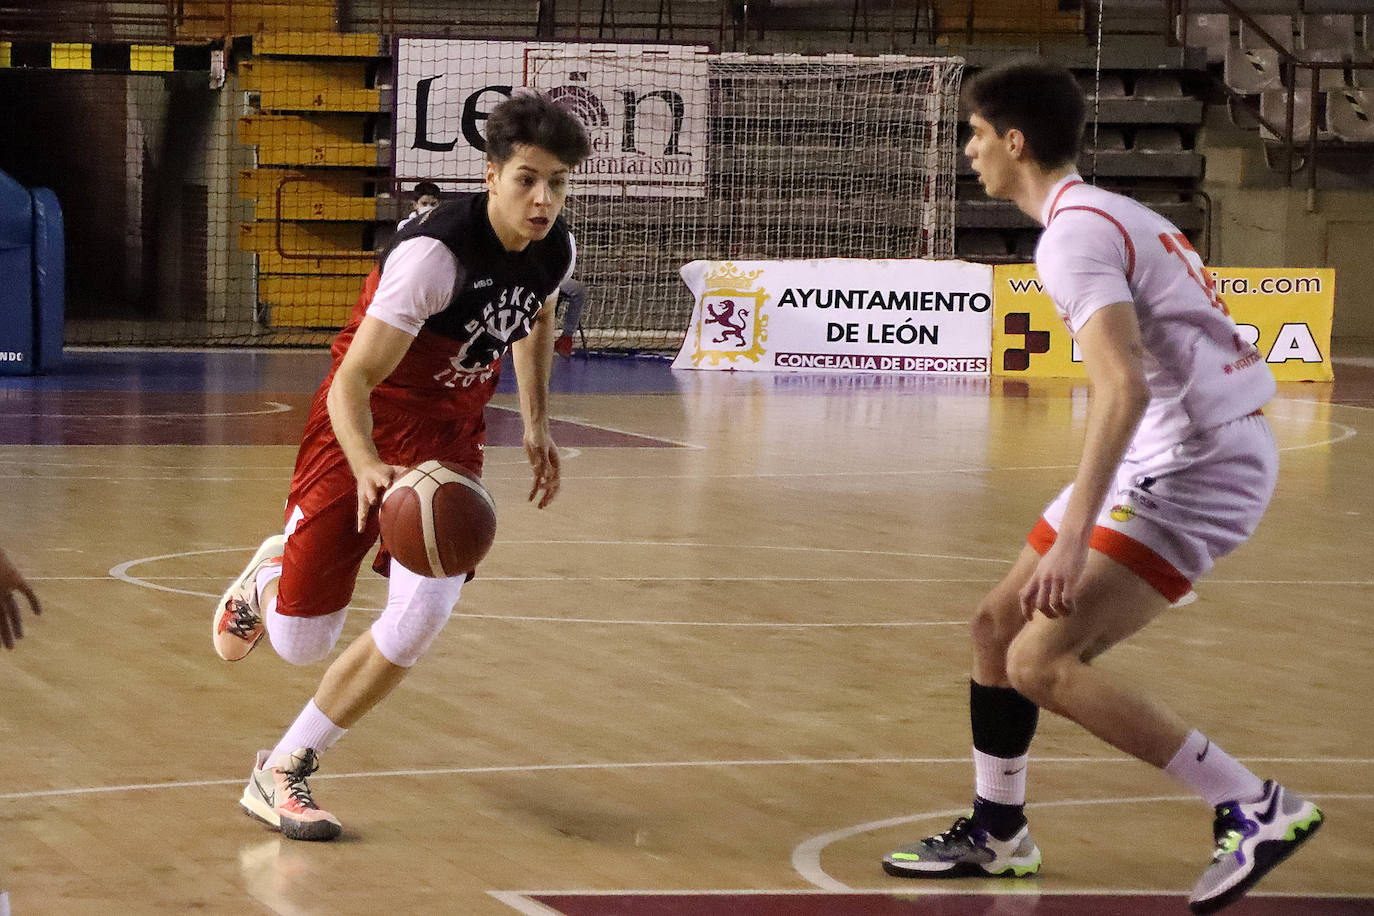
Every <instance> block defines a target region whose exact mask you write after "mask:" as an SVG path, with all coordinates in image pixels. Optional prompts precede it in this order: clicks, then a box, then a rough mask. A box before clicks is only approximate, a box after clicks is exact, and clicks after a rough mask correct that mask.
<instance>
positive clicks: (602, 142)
mask: <svg viewBox="0 0 1374 916" xmlns="http://www.w3.org/2000/svg"><path fill="white" fill-rule="evenodd" d="M706 51H707V49H706V48H696V47H686V46H662V45H624V44H587V45H567V44H562V43H555V42H518V41H467V40H443V39H402V40H401V41H399V42H398V46H397V63H396V74H397V75H396V117H395V123H396V136H395V144H396V145H395V150H396V175H397V176H399V177H401V178H402V179H403V180H406V181H418V180H420V179H424V178H431V179H435V180H438V181H439V185H440V186H441V187H442V188H444V189H445V190H473V189H474V188H475V187H476V186H480V185H481V183H482V178H483V174H484V169H485V164H486V156H485V150H486V141H485V132H486V130H485V129H486V119H487V117H488V116H489V115H490V114H491V110H492V109H493V108H495V107H496V106H497V105H498V104H500V103H501V102H502V101H503V100H504V99H505V98H507V97H508V96H509V95H510V94H511V92H512V91H514V89H515V88H516V87H519V86H529V87H532V88H537V89H539V90H541V91H543V92H546V93H547V94H548V95H549V96H551V97H552V98H554V99H555V100H557V101H558V102H559V103H560V104H562V105H564V106H565V107H566V108H567V109H568V110H569V111H571V112H572V113H573V114H575V115H577V116H578V118H579V119H581V121H582V123H583V124H584V125H585V126H586V128H587V133H588V135H589V137H590V138H591V141H592V155H591V156H590V158H589V159H588V160H587V161H586V162H585V163H583V165H582V166H581V167H580V168H579V169H578V170H577V171H576V172H575V173H574V190H575V193H577V194H579V195H584V196H588V195H589V196H604V195H612V194H613V195H617V196H619V195H629V196H636V197H649V196H691V197H702V196H704V195H705V193H706V139H707V116H706V104H707V97H708V74H707V54H706Z"/></svg>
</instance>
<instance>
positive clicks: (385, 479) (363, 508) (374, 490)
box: [353, 459, 406, 534]
mask: <svg viewBox="0 0 1374 916" xmlns="http://www.w3.org/2000/svg"><path fill="white" fill-rule="evenodd" d="M405 470H406V469H405V468H403V467H399V466H397V465H393V464H386V463H385V462H383V461H381V460H380V459H379V460H377V461H375V462H372V463H370V464H368V465H367V466H366V467H364V468H362V469H360V470H357V471H354V472H353V476H354V478H355V479H356V480H357V481H358V532H359V533H360V534H361V533H362V530H363V529H364V528H365V527H367V517H368V515H369V514H371V512H372V510H373V509H375V508H376V507H377V506H379V505H381V502H382V494H383V493H385V492H386V488H387V487H389V486H391V481H393V480H395V479H396V475H397V474H400V473H401V472H403V471H405Z"/></svg>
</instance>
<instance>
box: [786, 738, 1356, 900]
mask: <svg viewBox="0 0 1374 916" xmlns="http://www.w3.org/2000/svg"><path fill="white" fill-rule="evenodd" d="M1126 759H1133V758H1126ZM1033 762H1034V759H1032V763H1033ZM1249 762H1253V763H1258V762H1262V758H1249ZM1305 797H1307V798H1312V799H1319V800H1324V801H1366V800H1369V799H1374V795H1370V794H1368V793H1360V794H1311V795H1307V796H1305ZM1159 802H1190V803H1192V804H1197V803H1198V799H1197V796H1195V795H1144V796H1138V797H1135V798H1078V799H1066V800H1062V801H1048V802H1035V803H1033V804H1032V805H1030V806H1029V807H1031V808H1034V809H1035V810H1037V811H1038V810H1041V809H1043V808H1078V807H1085V806H1089V805H1093V806H1096V805H1142V804H1151V803H1159ZM967 814H968V805H964V806H963V807H960V808H949V809H947V810H943V811H924V812H922V813H920V814H908V815H903V816H901V817H890V818H886V819H884V820H879V821H869V822H867V823H864V824H856V825H854V826H852V827H843V828H841V829H839V830H832V831H831V832H829V833H823V834H821V835H820V836H816V837H812V838H811V839H809V840H806V841H804V842H802V843H799V844H798V845H797V846H796V847H795V848H794V849H793V850H792V869H793V871H795V872H796V873H797V874H798V875H800V876H801V877H802V879H803V880H805V881H807V882H808V883H810V884H813V885H815V886H816V887H819V888H821V889H822V890H829V891H851V892H852V891H854V888H852V887H850V886H849V885H847V884H845V883H844V882H843V881H840V880H838V879H836V878H832V877H831V876H830V875H829V874H828V873H827V872H826V871H825V869H823V868H821V851H822V850H824V849H825V848H826V847H827V846H829V845H831V844H832V843H836V842H838V841H840V840H846V839H849V838H850V837H853V836H858V835H859V834H861V833H871V832H873V831H875V830H886V829H888V828H890V827H900V826H902V825H903V824H910V823H913V822H915V821H923V820H937V819H944V818H950V817H960V816H964V815H967ZM884 890H886V891H889V892H890V891H891V890H892V886H891V885H889V886H888V887H886V888H884Z"/></svg>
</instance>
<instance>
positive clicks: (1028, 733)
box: [969, 680, 1040, 840]
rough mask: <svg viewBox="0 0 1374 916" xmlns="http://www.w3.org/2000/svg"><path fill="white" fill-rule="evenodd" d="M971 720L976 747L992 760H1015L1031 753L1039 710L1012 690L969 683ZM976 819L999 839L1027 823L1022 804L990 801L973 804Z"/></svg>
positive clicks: (978, 799)
mask: <svg viewBox="0 0 1374 916" xmlns="http://www.w3.org/2000/svg"><path fill="white" fill-rule="evenodd" d="M969 719H970V722H971V724H972V726H973V747H974V750H977V751H979V752H980V753H983V754H987V755H989V756H991V757H1000V758H1003V759H1008V760H1010V759H1013V758H1016V757H1021V756H1023V755H1024V754H1026V753H1027V752H1028V751H1029V750H1030V743H1031V739H1032V738H1033V737H1035V726H1036V724H1037V723H1038V722H1039V719H1040V709H1039V707H1038V706H1036V705H1035V704H1034V703H1032V702H1031V701H1030V700H1028V699H1026V698H1025V697H1023V696H1022V695H1021V694H1019V693H1017V692H1016V691H1015V690H1013V689H1012V688H1010V687H985V686H983V685H982V684H979V683H978V682H977V681H973V680H970V681H969ZM973 820H974V822H975V823H976V824H978V826H980V827H982V828H983V829H984V830H986V831H987V832H988V833H990V834H992V835H993V836H994V837H995V838H997V839H999V840H1009V839H1011V838H1012V837H1013V836H1015V835H1016V832H1017V831H1018V830H1020V829H1021V827H1022V826H1024V825H1025V823H1026V816H1025V812H1024V810H1023V806H1022V805H1009V804H1004V803H1001V802H995V801H990V800H988V799H986V798H982V797H981V796H980V797H978V798H976V799H975V800H974V803H973Z"/></svg>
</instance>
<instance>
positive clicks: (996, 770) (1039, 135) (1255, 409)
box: [883, 61, 1322, 913]
mask: <svg viewBox="0 0 1374 916" xmlns="http://www.w3.org/2000/svg"><path fill="white" fill-rule="evenodd" d="M968 95H969V102H970V106H969V107H970V110H971V111H972V112H973V114H972V115H971V117H970V118H969V123H970V126H971V127H972V128H973V135H972V138H971V139H970V140H969V142H968V145H967V147H966V148H965V150H964V152H965V154H966V155H967V156H968V158H969V160H970V161H971V162H972V164H973V169H974V171H975V172H976V173H977V174H978V177H979V181H980V182H981V183H982V185H983V186H984V188H985V189H986V190H987V193H988V194H989V196H991V197H996V198H1003V199H1007V200H1011V201H1014V202H1015V203H1016V204H1017V205H1018V206H1019V207H1020V209H1021V210H1022V211H1023V212H1024V213H1026V214H1027V215H1028V216H1030V217H1032V218H1034V219H1036V220H1038V221H1039V222H1040V223H1041V224H1043V225H1044V226H1045V231H1044V233H1043V234H1042V235H1041V238H1040V243H1039V245H1038V247H1037V248H1036V252H1035V263H1036V267H1037V269H1038V271H1039V274H1040V277H1041V280H1042V281H1043V283H1044V285H1045V290H1046V291H1047V292H1048V293H1049V295H1050V297H1051V298H1052V299H1053V300H1054V303H1055V307H1056V309H1057V310H1058V312H1059V314H1060V316H1061V317H1062V318H1063V319H1064V323H1065V324H1066V325H1067V327H1068V330H1069V333H1070V334H1072V335H1073V337H1074V339H1075V340H1076V341H1077V342H1078V345H1079V349H1080V351H1081V353H1082V356H1083V362H1084V365H1085V367H1086V369H1087V372H1088V377H1089V380H1090V381H1091V383H1092V391H1093V396H1092V401H1091V408H1090V411H1089V416H1088V424H1087V432H1086V437H1085V441H1084V445H1083V453H1082V458H1081V460H1080V462H1079V466H1078V473H1077V475H1076V477H1075V478H1074V481H1073V483H1072V484H1070V485H1069V486H1068V487H1066V488H1065V489H1064V491H1063V492H1062V493H1060V494H1059V496H1058V497H1057V498H1056V499H1054V501H1053V502H1051V503H1050V505H1049V506H1048V508H1046V509H1045V512H1044V515H1043V516H1042V517H1041V518H1040V520H1039V521H1038V522H1037V523H1036V525H1035V526H1034V528H1033V529H1032V531H1031V533H1030V536H1029V538H1028V544H1027V546H1026V547H1025V548H1024V549H1023V550H1022V551H1021V555H1020V557H1019V558H1018V559H1017V561H1016V563H1015V565H1014V566H1013V568H1012V570H1011V572H1010V573H1009V574H1008V575H1007V576H1006V578H1004V579H1003V580H1002V581H1001V582H1000V583H998V584H997V585H996V586H995V587H994V588H993V589H992V591H991V592H989V593H988V594H987V595H986V596H985V597H984V598H983V600H982V602H981V603H980V604H979V606H978V609H977V611H976V613H975V616H974V620H973V624H972V632H973V643H974V668H973V678H972V682H971V685H970V713H971V715H970V718H971V720H972V725H973V745H974V769H975V783H976V790H977V794H976V797H975V801H974V808H973V812H972V814H971V815H970V816H969V817H966V818H959V819H958V820H957V821H956V822H955V823H954V825H953V826H952V827H951V828H950V829H949V830H948V831H946V832H944V833H941V834H938V835H936V836H933V837H929V838H927V839H925V840H923V841H921V842H918V843H915V844H913V845H911V846H908V847H904V848H902V849H899V850H896V851H895V852H893V853H891V854H889V855H888V856H887V857H885V858H884V860H883V867H884V869H885V870H886V871H887V872H888V873H889V874H893V875H899V876H903V877H913V878H921V877H955V876H964V875H968V876H991V875H1001V876H1024V875H1031V874H1034V873H1036V872H1037V871H1038V870H1039V867H1040V851H1039V849H1038V848H1037V847H1036V845H1035V843H1034V842H1033V841H1032V840H1031V836H1030V830H1029V826H1028V825H1027V822H1026V818H1025V815H1024V813H1023V805H1024V803H1025V791H1026V765H1027V763H1028V751H1029V748H1030V742H1031V738H1032V737H1033V735H1034V733H1035V726H1036V721H1037V717H1038V710H1039V709H1042V708H1043V709H1047V710H1049V711H1051V712H1054V713H1058V714H1059V715H1062V716H1065V717H1066V718H1069V719H1071V720H1073V721H1074V722H1077V723H1078V724H1079V725H1082V726H1083V727H1084V728H1086V729H1087V730H1088V731H1090V732H1092V733H1093V734H1094V735H1096V736H1097V737H1099V738H1101V739H1102V740H1103V741H1106V742H1107V743H1109V744H1111V745H1112V746H1113V747H1116V748H1118V749H1120V750H1122V751H1125V752H1127V753H1129V754H1132V755H1134V756H1136V757H1138V758H1140V759H1141V760H1143V761H1145V762H1147V763H1150V764H1153V765H1154V766H1156V767H1159V768H1161V769H1163V770H1165V771H1166V772H1168V773H1169V774H1170V775H1171V776H1173V777H1175V778H1176V779H1178V780H1179V781H1181V782H1182V783H1184V784H1185V785H1187V786H1189V787H1191V788H1192V789H1193V790H1194V791H1195V792H1197V794H1198V795H1199V796H1200V797H1202V798H1203V799H1204V800H1205V801H1206V802H1207V804H1209V805H1211V806H1212V807H1214V808H1215V811H1216V820H1215V824H1214V838H1215V842H1216V848H1215V852H1214V855H1213V858H1212V861H1211V863H1210V865H1209V866H1208V867H1207V869H1206V871H1205V873H1204V874H1203V876H1202V878H1201V879H1200V880H1199V882H1198V883H1197V886H1196V887H1195V888H1194V890H1193V894H1192V897H1191V899H1190V906H1191V907H1192V909H1193V911H1194V912H1197V913H1210V912H1215V911H1216V910H1219V909H1221V908H1222V907H1224V906H1226V905H1228V904H1230V903H1232V902H1234V901H1235V900H1237V899H1239V898H1240V897H1241V895H1243V894H1244V893H1245V892H1246V891H1247V890H1248V889H1249V888H1250V887H1251V886H1252V885H1253V884H1254V883H1255V882H1256V881H1258V880H1259V879H1260V878H1261V877H1263V875H1264V874H1265V873H1267V872H1268V871H1269V870H1270V869H1271V868H1273V867H1274V866H1275V865H1277V864H1278V863H1279V862H1280V861H1282V860H1283V859H1284V858H1286V857H1287V856H1288V855H1289V854H1290V853H1291V852H1293V850H1294V849H1296V848H1297V847H1298V846H1299V845H1300V844H1301V843H1302V842H1304V841H1305V840H1306V839H1307V838H1308V837H1310V836H1311V835H1312V833H1313V832H1315V831H1316V829H1317V828H1318V827H1319V826H1320V825H1321V822H1322V814H1321V812H1320V811H1319V810H1318V809H1317V808H1316V807H1315V806H1314V805H1313V804H1312V803H1311V802H1308V801H1306V800H1304V799H1302V798H1300V797H1298V796H1297V795H1295V794H1293V793H1292V792H1290V791H1288V790H1287V789H1285V788H1284V787H1283V786H1280V785H1279V784H1277V783H1276V782H1273V781H1272V780H1270V781H1264V780H1261V779H1260V778H1259V777H1258V776H1256V775H1255V774H1254V773H1252V772H1250V770H1248V769H1247V768H1246V767H1245V766H1243V765H1242V764H1241V763H1239V762H1238V761H1237V760H1235V759H1234V758H1233V757H1231V756H1230V755H1228V754H1227V753H1226V752H1225V751H1223V750H1222V749H1221V748H1219V747H1218V746H1217V745H1215V744H1213V743H1212V742H1211V741H1210V740H1209V739H1208V738H1207V737H1206V736H1204V735H1203V734H1202V733H1200V732H1199V731H1197V730H1196V729H1193V728H1190V726H1189V725H1188V724H1186V723H1185V722H1184V720H1183V719H1181V718H1179V717H1178V716H1177V715H1176V714H1175V713H1173V712H1172V711H1170V710H1169V709H1168V708H1166V707H1164V706H1163V705H1161V704H1160V703H1159V702H1157V701H1156V700H1154V699H1152V698H1150V697H1148V696H1146V695H1144V694H1141V693H1139V692H1137V691H1136V690H1135V689H1134V688H1133V687H1128V686H1126V685H1124V684H1120V683H1118V682H1117V681H1116V679H1115V678H1113V677H1112V676H1110V675H1109V674H1107V673H1104V672H1102V671H1100V670H1098V669H1097V668H1095V667H1093V666H1092V664H1091V661H1092V659H1093V658H1094V657H1096V656H1097V655H1099V654H1101V653H1102V652H1104V651H1105V650H1107V649H1108V648H1110V647H1111V646H1113V645H1115V644H1116V643H1118V642H1120V641H1122V640H1123V639H1125V638H1127V637H1129V636H1130V635H1132V634H1133V633H1135V632H1137V631H1138V630H1140V629H1141V628H1142V627H1144V626H1145V625H1146V624H1147V623H1149V622H1150V621H1151V620H1153V619H1154V618H1155V617H1156V616H1157V615H1158V614H1159V613H1160V612H1162V611H1163V610H1165V609H1166V608H1167V607H1169V605H1170V603H1171V602H1172V601H1175V600H1177V599H1178V598H1180V597H1182V596H1183V595H1184V594H1185V593H1186V592H1187V591H1188V590H1189V587H1190V584H1191V583H1192V582H1193V581H1195V580H1196V579H1197V578H1198V577H1200V576H1202V575H1203V574H1205V573H1206V572H1207V571H1208V570H1210V569H1211V567H1212V563H1213V561H1214V560H1215V559H1216V558H1217V557H1219V556H1222V555H1223V554H1226V553H1228V552H1229V551H1231V550H1233V549H1234V548H1235V547H1237V546H1239V545H1240V544H1241V543H1243V542H1244V541H1245V540H1246V539H1247V538H1248V537H1249V536H1250V534H1251V533H1252V532H1253V531H1254V529H1255V527H1256V526H1257V525H1258V523H1259V520H1260V517H1261V516H1262V515H1263V513H1264V509H1265V506H1266V505H1267V504H1268V502H1269V498H1270V496H1271V495H1272V493H1273V490H1274V484H1275V480H1276V476H1277V472H1278V449H1277V446H1276V445H1275V442H1274V436H1273V433H1272V431H1271V430H1270V428H1269V424H1268V421H1267V420H1265V418H1264V416H1263V413H1262V411H1261V408H1262V407H1263V406H1264V404H1265V403H1266V402H1267V401H1268V400H1269V399H1270V398H1271V397H1272V396H1273V394H1274V391H1275V384H1274V378H1273V376H1272V374H1271V373H1270V372H1269V370H1268V367H1267V366H1266V365H1265V363H1264V360H1263V359H1262V357H1261V356H1260V354H1259V353H1258V352H1257V351H1256V350H1255V348H1254V347H1253V346H1251V345H1249V344H1247V343H1245V342H1244V341H1243V340H1242V339H1241V338H1240V336H1239V334H1238V333H1237V330H1236V326H1235V323H1234V322H1233V321H1232V320H1231V318H1230V316H1229V314H1228V313H1227V310H1226V306H1225V304H1224V303H1223V302H1222V300H1221V298H1220V297H1219V296H1218V295H1217V293H1216V290H1215V289H1214V288H1213V284H1212V280H1211V275H1210V274H1209V273H1208V271H1207V270H1206V268H1205V267H1204V266H1203V264H1202V260H1201V259H1200V258H1199V257H1198V255H1197V254H1196V253H1195V252H1194V251H1193V249H1192V247H1191V246H1190V245H1189V244H1188V241H1187V239H1186V238H1185V237H1184V235H1183V234H1182V233H1181V232H1179V231H1178V229H1177V228H1176V227H1175V226H1173V225H1172V224H1171V223H1169V222H1168V221H1167V220H1165V219H1163V218H1161V217H1160V216H1158V215H1156V214H1155V213H1154V212H1152V211H1151V210H1149V209H1148V208H1146V207H1144V206H1143V205H1141V204H1139V203H1137V202H1135V201H1132V200H1130V199H1128V198H1125V197H1122V196H1120V195H1117V194H1113V193H1111V192H1108V191H1104V190H1101V189H1099V188H1095V187H1092V186H1091V185H1088V184H1085V183H1084V182H1083V180H1082V179H1081V178H1080V177H1079V176H1078V175H1077V173H1076V171H1075V168H1074V163H1075V162H1076V161H1077V158H1078V152H1079V145H1080V142H1081V138H1082V134H1083V113H1084V104H1083V96H1082V93H1081V91H1080V90H1079V88H1078V85H1077V83H1076V82H1075V80H1074V78H1073V75H1072V74H1070V73H1069V72H1068V71H1067V70H1064V69H1063V68H1061V67H1059V66H1058V65H1053V64H1048V63H1043V62H1038V61H1027V62H1019V63H1014V64H1011V65H1008V66H1005V67H1000V68H997V69H995V70H991V71H988V72H985V73H983V74H981V75H980V76H979V77H978V78H977V79H975V80H974V81H973V82H972V83H971V85H970V87H969V93H968Z"/></svg>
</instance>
